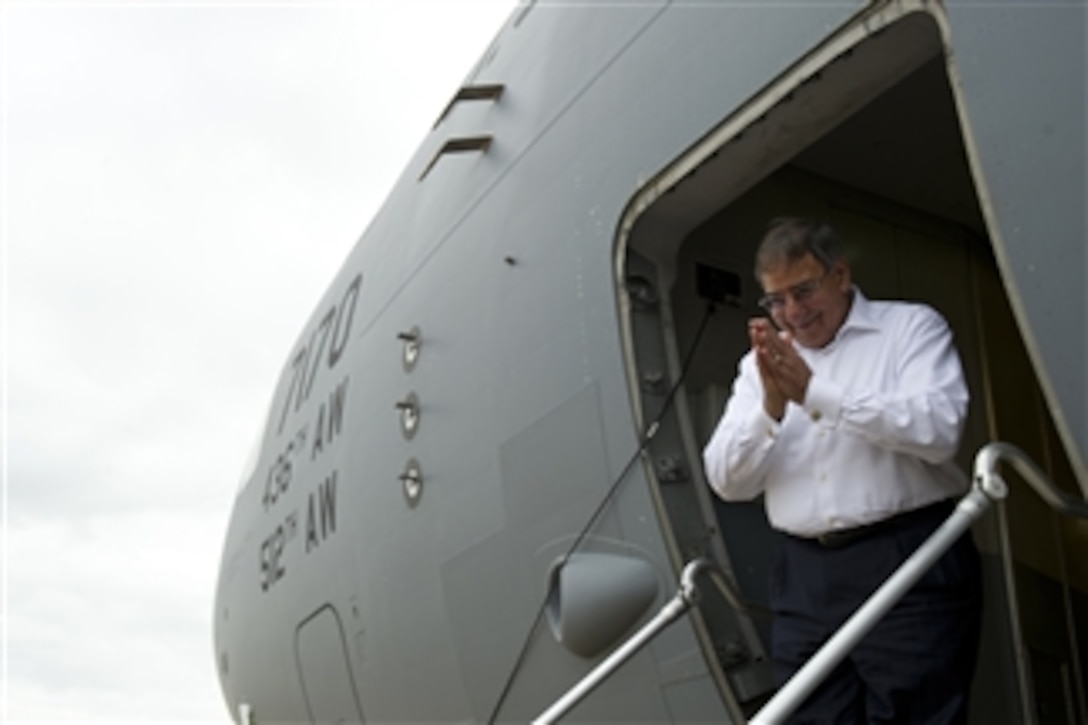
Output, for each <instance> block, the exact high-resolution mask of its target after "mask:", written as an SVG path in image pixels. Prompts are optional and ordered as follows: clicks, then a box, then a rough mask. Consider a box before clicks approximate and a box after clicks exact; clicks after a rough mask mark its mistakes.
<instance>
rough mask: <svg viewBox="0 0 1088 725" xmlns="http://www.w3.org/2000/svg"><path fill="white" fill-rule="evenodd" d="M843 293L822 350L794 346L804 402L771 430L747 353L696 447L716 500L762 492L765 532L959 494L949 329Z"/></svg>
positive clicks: (958, 405)
mask: <svg viewBox="0 0 1088 725" xmlns="http://www.w3.org/2000/svg"><path fill="white" fill-rule="evenodd" d="M853 295H854V297H853V302H852V304H851V306H850V311H849V313H848V314H847V317H846V320H845V321H844V322H843V325H842V327H841V328H840V329H839V331H838V333H837V334H836V335H835V337H834V338H833V339H832V340H831V342H829V343H828V344H827V345H825V346H824V347H822V348H817V349H808V348H805V347H802V346H800V345H795V346H796V349H797V351H798V353H799V354H800V355H801V357H802V358H803V359H804V360H805V362H806V363H808V365H809V368H810V369H811V370H812V378H811V379H810V380H809V384H808V390H807V392H806V395H805V401H804V405H803V406H800V405H797V404H795V403H792V402H791V403H789V404H788V405H787V407H786V414H785V416H783V418H782V421H781V423H779V422H778V421H775V419H774V418H772V417H771V416H769V415H768V414H767V413H766V411H765V410H764V408H763V386H762V383H761V381H760V377H759V371H758V369H757V368H756V361H755V353H753V352H751V351H749V352H748V354H747V355H745V356H744V358H743V359H741V361H740V365H739V371H738V375H737V378H736V380H735V381H734V383H733V393H732V396H731V397H730V399H729V402H728V403H727V404H726V407H725V414H724V415H723V416H722V419H721V421H720V422H719V423H718V426H717V428H716V429H715V431H714V434H713V435H712V436H711V438H710V441H709V442H708V443H707V445H706V448H705V449H704V450H703V463H704V466H705V468H706V474H707V477H708V479H709V481H710V485H711V486H712V487H713V488H714V490H715V491H717V493H718V494H719V495H720V496H721V497H722V498H723V499H725V500H726V501H739V500H747V499H752V498H755V497H756V496H758V495H759V494H760V493H761V492H764V493H765V494H766V507H767V516H768V518H769V519H770V522H771V525H772V526H773V527H774V528H776V529H780V530H782V531H785V532H787V533H791V534H794V535H797V536H804V537H812V536H817V535H819V534H822V533H825V532H828V531H835V530H838V529H848V528H852V527H855V526H861V525H864V524H869V523H873V522H876V521H880V520H882V519H885V518H887V517H889V516H892V515H894V514H896V513H901V512H903V511H909V510H912V509H915V508H919V507H921V506H925V505H926V504H929V503H933V502H936V501H939V500H941V499H946V498H949V497H954V496H958V495H961V494H963V493H964V492H965V491H966V489H967V478H966V476H965V475H964V474H963V472H962V471H960V470H959V468H958V467H957V466H956V464H955V463H954V461H953V460H952V459H953V457H954V456H955V454H956V449H957V447H958V446H959V441H960V435H961V433H962V432H963V424H964V418H965V416H966V413H967V401H968V394H967V386H966V384H965V383H964V379H963V369H962V367H961V365H960V359H959V355H958V354H957V353H956V349H955V347H954V346H953V344H952V335H951V332H950V331H949V328H948V324H947V323H946V322H945V320H944V318H943V317H941V315H940V314H939V313H938V312H936V311H935V310H933V309H932V308H930V307H927V306H926V305H922V304H913V303H904V302H874V301H870V300H868V299H866V298H865V297H864V296H863V295H862V294H861V291H860V290H858V289H857V288H854V292H853Z"/></svg>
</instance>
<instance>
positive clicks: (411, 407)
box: [397, 393, 419, 440]
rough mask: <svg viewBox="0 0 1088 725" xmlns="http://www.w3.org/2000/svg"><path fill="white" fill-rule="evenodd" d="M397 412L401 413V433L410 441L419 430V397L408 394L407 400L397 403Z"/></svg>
mask: <svg viewBox="0 0 1088 725" xmlns="http://www.w3.org/2000/svg"><path fill="white" fill-rule="evenodd" d="M397 410H399V411H400V432H401V433H403V434H404V437H405V438H408V439H409V440H410V439H411V438H412V436H414V435H415V434H416V430H417V429H418V428H419V397H417V396H416V394H415V393H408V397H407V398H405V399H404V400H402V401H400V402H399V403H397Z"/></svg>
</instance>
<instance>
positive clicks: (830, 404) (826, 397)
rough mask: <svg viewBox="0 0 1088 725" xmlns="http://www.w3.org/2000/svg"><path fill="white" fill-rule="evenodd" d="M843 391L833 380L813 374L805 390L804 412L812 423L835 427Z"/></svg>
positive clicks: (839, 412) (840, 410)
mask: <svg viewBox="0 0 1088 725" xmlns="http://www.w3.org/2000/svg"><path fill="white" fill-rule="evenodd" d="M843 395H844V391H843V389H842V387H841V386H839V385H837V384H835V382H834V381H831V380H824V379H822V378H818V377H816V376H815V375H813V376H812V377H811V378H809V381H808V390H807V391H806V392H805V404H804V406H803V407H804V409H805V412H806V413H808V417H809V419H810V420H811V421H812V422H813V423H817V424H821V425H826V426H829V427H832V428H833V427H835V426H837V425H838V424H839V418H840V417H841V416H842V399H843Z"/></svg>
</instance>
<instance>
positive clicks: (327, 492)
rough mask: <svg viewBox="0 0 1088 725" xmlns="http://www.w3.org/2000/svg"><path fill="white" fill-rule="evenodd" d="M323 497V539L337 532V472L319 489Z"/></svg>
mask: <svg viewBox="0 0 1088 725" xmlns="http://www.w3.org/2000/svg"><path fill="white" fill-rule="evenodd" d="M318 494H319V495H320V497H321V538H322V539H327V538H328V537H329V536H330V535H331V534H334V533H335V532H336V471H333V472H332V475H331V476H329V477H328V478H326V479H325V482H324V483H323V484H321V485H320V486H319V487H318Z"/></svg>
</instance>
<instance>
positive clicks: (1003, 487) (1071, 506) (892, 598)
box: [750, 441, 1088, 725]
mask: <svg viewBox="0 0 1088 725" xmlns="http://www.w3.org/2000/svg"><path fill="white" fill-rule="evenodd" d="M1002 460H1004V461H1007V462H1008V463H1010V464H1011V465H1012V467H1013V468H1015V469H1016V470H1017V471H1018V472H1019V473H1020V475H1021V476H1023V477H1024V480H1025V481H1027V482H1028V483H1029V484H1030V485H1031V487H1032V488H1033V489H1035V491H1036V492H1037V493H1038V494H1039V495H1040V496H1041V497H1042V498H1043V500H1044V501H1046V502H1047V503H1049V504H1050V505H1051V506H1053V507H1054V508H1055V509H1057V510H1058V511H1060V512H1062V513H1065V514H1069V515H1071V516H1078V517H1088V504H1086V502H1084V501H1078V500H1076V499H1075V498H1073V497H1072V496H1069V495H1068V494H1066V493H1065V492H1063V491H1061V490H1060V489H1058V488H1057V486H1055V485H1054V484H1053V482H1051V480H1050V479H1049V478H1048V477H1047V476H1046V474H1044V473H1043V472H1042V470H1041V469H1040V468H1039V467H1038V466H1036V465H1035V463H1034V462H1033V461H1032V460H1031V459H1030V458H1029V457H1028V456H1027V454H1026V453H1024V452H1023V451H1022V450H1020V449H1019V448H1017V447H1016V446H1014V445H1012V444H1010V443H1002V442H997V441H995V442H993V443H988V444H986V445H985V446H983V447H982V449H981V450H979V452H978V453H977V454H976V455H975V476H974V487H973V489H972V490H971V492H970V493H968V494H967V496H966V497H964V498H963V499H962V500H961V501H960V502H959V504H958V505H957V506H956V510H955V511H954V512H953V513H952V515H951V516H949V517H948V519H947V520H946V521H945V522H944V524H942V525H941V527H940V528H939V529H937V530H936V531H935V532H933V534H932V535H931V536H930V537H929V538H928V539H927V540H926V541H925V543H923V544H922V545H921V546H920V547H919V548H918V550H917V551H915V552H914V554H913V555H911V557H910V558H909V559H907V560H906V561H905V562H903V564H902V565H901V566H900V567H899V569H897V570H896V572H895V573H894V574H892V576H891V577H889V578H888V580H887V581H885V582H884V584H882V585H881V586H880V588H879V589H877V590H876V592H874V593H873V595H872V596H871V597H869V599H868V600H866V602H865V604H863V605H862V606H861V608H859V609H858V610H857V611H856V612H854V614H853V616H851V617H850V619H848V620H847V621H846V623H845V624H843V625H842V627H841V628H839V630H838V631H837V632H836V633H835V635H834V636H833V637H832V638H831V639H830V640H828V641H827V642H826V643H825V644H824V646H823V647H821V648H820V650H819V651H818V652H817V653H816V654H815V655H813V656H812V658H811V659H810V660H809V661H808V662H806V663H805V665H804V667H802V668H801V669H800V670H798V671H797V672H796V673H795V674H794V676H793V677H792V678H791V679H790V680H789V681H788V682H787V683H786V684H785V685H784V686H783V687H782V688H781V689H780V690H779V691H778V692H777V693H776V694H775V696H774V697H772V698H771V699H770V700H769V701H768V702H767V704H766V705H764V706H763V708H762V709H761V710H760V711H759V712H757V713H756V715H755V717H753V718H752V719H751V721H750V722H751V723H752V725H768V724H770V723H779V722H783V721H784V720H785V719H786V718H787V717H789V715H790V714H791V713H792V712H793V711H794V710H795V709H797V707H798V706H799V705H800V704H801V703H802V702H804V700H805V698H806V697H808V696H809V694H810V693H811V692H812V691H813V690H814V689H816V687H817V686H818V685H819V684H820V683H821V682H823V680H824V678H825V677H827V675H828V674H830V673H831V671H832V670H833V669H835V667H836V666H837V665H838V664H839V662H841V661H842V660H843V658H845V657H846V655H847V654H849V652H850V650H851V649H853V648H854V646H855V645H856V644H857V643H858V642H859V641H860V640H861V638H862V637H864V636H865V635H866V634H868V633H869V630H871V629H872V628H873V627H874V626H875V625H876V623H877V622H878V621H879V620H880V618H881V617H883V616H884V615H885V614H886V613H887V612H888V610H889V609H891V608H892V607H893V606H894V605H895V603H896V602H898V601H899V599H900V598H902V596H903V595H904V594H906V593H907V591H908V590H909V589H910V588H911V587H912V586H913V585H914V583H915V582H916V581H918V579H920V578H921V577H922V575H923V574H925V572H926V570H928V569H929V567H930V566H932V565H933V563H934V562H936V561H937V559H938V558H940V556H941V555H942V554H943V553H944V552H945V551H947V550H948V549H949V547H951V546H952V544H954V543H955V542H956V540H957V539H958V538H959V537H960V536H961V535H962V534H963V532H964V531H966V530H967V529H968V528H969V527H970V526H971V524H972V523H973V522H974V521H975V520H976V519H978V517H980V516H981V515H982V514H983V513H985V511H986V509H987V508H989V506H990V505H991V504H992V503H994V502H995V501H1000V500H1001V499H1003V498H1005V496H1006V495H1007V494H1008V490H1009V488H1008V485H1007V484H1006V483H1005V479H1004V478H1002V477H1001V474H1000V473H999V472H998V470H997V467H998V464H999V463H1000V462H1001V461H1002Z"/></svg>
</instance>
